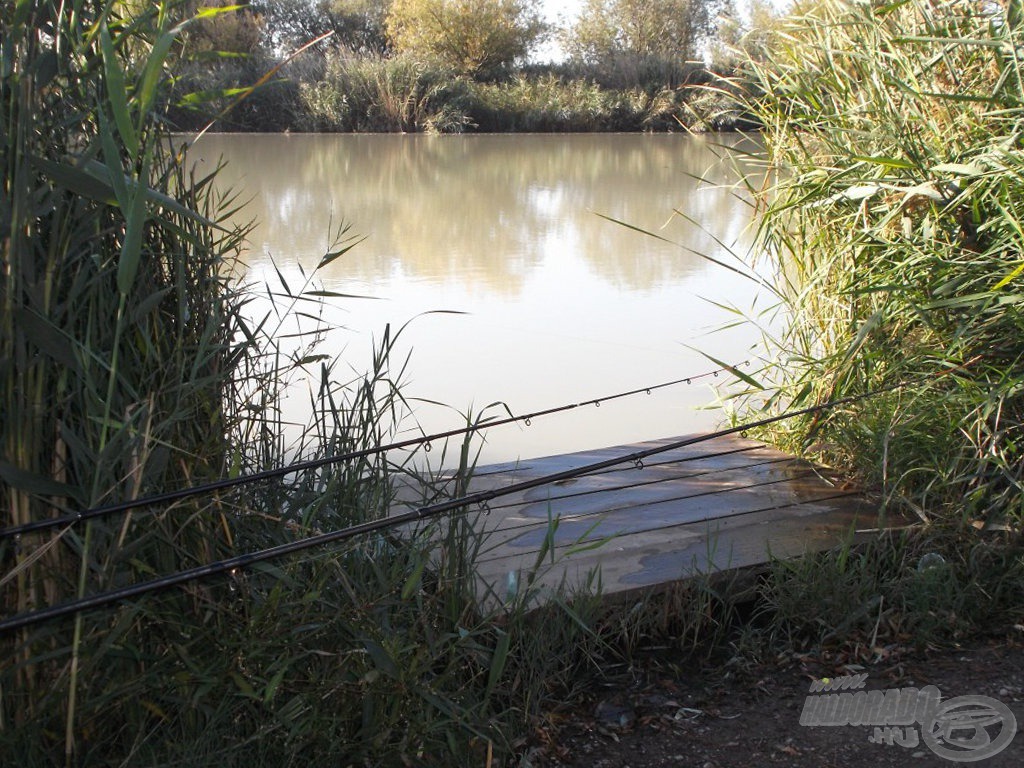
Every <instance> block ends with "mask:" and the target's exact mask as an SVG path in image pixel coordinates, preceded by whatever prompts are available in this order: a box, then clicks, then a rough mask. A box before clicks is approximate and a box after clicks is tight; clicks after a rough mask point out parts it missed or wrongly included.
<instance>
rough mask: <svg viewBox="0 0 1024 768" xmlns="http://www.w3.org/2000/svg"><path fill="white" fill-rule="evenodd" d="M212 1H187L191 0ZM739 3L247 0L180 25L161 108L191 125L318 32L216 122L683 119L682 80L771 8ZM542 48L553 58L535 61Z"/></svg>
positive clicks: (425, 124)
mask: <svg viewBox="0 0 1024 768" xmlns="http://www.w3.org/2000/svg"><path fill="white" fill-rule="evenodd" d="M217 4H219V0H198V2H196V3H194V4H193V5H192V6H191V10H192V12H194V13H200V14H202V13H203V11H204V10H205V9H207V8H212V7H214V6H215V5H217ZM747 6H749V10H748V11H747V13H746V14H744V15H743V16H742V17H741V16H740V14H738V13H737V7H736V3H735V2H734V0H586V2H585V3H584V4H583V6H582V9H581V11H580V13H579V15H578V17H577V18H576V19H575V20H574V21H573V22H571V23H568V24H565V25H557V24H552V23H550V22H548V21H547V20H545V19H544V17H543V15H542V9H541V3H540V0H254V1H253V2H252V3H250V4H249V5H246V6H243V7H240V8H238V9H237V10H236V11H235V12H234V13H218V14H213V15H211V16H210V17H209V18H208V19H204V20H202V21H201V22H199V23H197V24H194V25H192V26H191V28H190V31H189V33H188V34H187V35H186V38H185V45H184V48H183V55H184V57H185V58H186V59H187V64H186V65H185V66H183V67H182V70H181V72H182V74H181V82H180V83H179V87H178V88H177V89H176V94H177V100H176V101H175V100H173V99H172V101H171V103H170V104H169V114H170V115H171V118H172V122H174V123H175V124H176V125H177V127H180V128H183V129H190V128H198V127H201V124H202V123H203V121H204V120H207V119H208V118H209V117H210V116H211V115H214V114H219V112H220V111H221V109H222V108H223V106H224V105H225V104H224V97H223V93H224V91H232V92H235V90H236V89H238V88H246V87H247V86H248V85H250V84H251V83H253V82H256V81H258V80H260V79H261V76H262V74H263V73H265V72H267V71H270V70H271V69H273V68H274V67H275V66H277V65H278V64H280V63H281V62H282V61H283V60H286V58H287V56H288V55H289V53H290V52H292V51H295V50H297V49H299V48H300V47H301V46H303V45H305V44H306V43H308V42H309V41H312V40H317V39H322V42H320V43H319V44H317V46H316V47H315V48H314V49H313V50H311V51H307V52H305V53H304V54H303V55H302V56H301V57H299V58H297V59H295V60H294V61H291V60H289V61H288V65H287V66H286V67H284V68H283V69H282V70H280V72H279V73H277V75H276V76H275V77H274V78H272V79H271V80H270V82H269V83H268V84H267V85H265V86H263V87H262V89H261V90H262V93H259V94H258V95H257V94H255V93H250V94H248V96H247V98H246V100H245V101H246V102H247V103H246V104H245V105H244V106H243V107H241V108H238V109H235V110H233V113H232V114H231V115H230V117H228V118H226V120H225V121H224V123H223V124H222V126H221V128H222V129H225V130H231V129H241V130H327V131H331V130H436V131H461V130H474V129H477V130H639V129H659V128H666V127H672V126H673V125H675V126H678V121H679V116H680V113H681V109H680V108H681V106H682V104H683V102H685V101H689V100H692V98H693V93H688V92H686V90H685V89H686V88H687V87H692V86H695V85H699V84H700V83H702V82H705V81H706V80H707V78H708V71H709V67H710V68H712V69H713V68H716V67H717V68H718V69H721V68H723V67H727V66H728V56H725V55H723V52H724V51H725V50H726V44H727V43H736V42H738V41H739V40H741V39H742V38H743V37H744V35H746V34H747V33H748V31H749V30H748V27H749V24H747V23H745V22H743V21H741V18H745V19H760V20H761V22H762V23H763V22H764V20H765V19H767V18H769V17H770V13H766V9H770V8H771V6H770V4H769V3H768V2H767V0H751V2H748V3H747ZM325 36H326V37H325ZM723 41H724V42H723ZM544 46H550V47H551V49H556V48H557V49H560V50H561V51H562V52H563V53H564V56H563V57H562V58H561V60H559V61H556V62H545V61H541V60H540V59H541V58H542V54H541V53H540V52H541V51H542V50H543V49H544ZM218 98H219V99H220V103H218ZM545 105H546V106H545ZM559 115H561V116H563V118H564V119H561V120H559V119H557V118H558V116H559ZM585 115H590V116H591V118H590V120H589V124H588V121H587V120H585V119H583V116H585Z"/></svg>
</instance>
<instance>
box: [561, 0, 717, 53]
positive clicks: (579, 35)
mask: <svg viewBox="0 0 1024 768" xmlns="http://www.w3.org/2000/svg"><path fill="white" fill-rule="evenodd" d="M724 5H725V0H586V2H585V3H584V4H583V9H582V11H581V12H580V15H579V18H578V20H577V22H576V24H575V25H573V27H572V28H570V29H569V30H568V31H567V32H566V34H565V36H564V41H563V42H564V47H565V49H566V51H567V52H568V53H569V55H570V56H571V57H572V58H574V59H576V60H579V61H584V62H588V63H592V64H593V63H600V62H601V61H603V60H607V59H609V58H615V57H618V56H622V55H624V54H625V55H633V56H640V57H656V58H662V59H669V58H671V59H676V60H689V59H693V58H695V57H696V55H697V49H698V46H699V44H700V43H701V41H702V40H704V39H705V38H706V37H707V36H708V35H710V34H711V33H712V32H713V31H714V29H715V24H716V21H717V19H718V14H719V11H720V10H721V8H722V7H723V6H724Z"/></svg>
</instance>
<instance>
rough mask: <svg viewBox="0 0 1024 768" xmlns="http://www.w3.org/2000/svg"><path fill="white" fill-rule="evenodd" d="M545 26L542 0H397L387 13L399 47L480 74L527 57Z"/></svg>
mask: <svg viewBox="0 0 1024 768" xmlns="http://www.w3.org/2000/svg"><path fill="white" fill-rule="evenodd" d="M545 31H546V27H545V25H544V23H543V22H542V21H541V18H540V10H539V0H394V2H393V3H392V5H391V12H390V13H389V14H388V17H387V32H388V37H389V39H390V40H391V42H392V44H393V45H394V47H395V48H396V49H397V50H398V51H401V52H407V53H411V54H413V55H417V56H424V57H428V58H432V59H436V60H439V61H440V62H442V63H443V64H445V65H447V66H450V67H452V68H454V69H455V70H456V71H458V72H460V73H463V74H469V75H473V76H475V77H488V76H492V75H494V74H497V73H498V72H500V71H501V70H502V69H504V68H506V67H507V66H508V65H510V64H512V63H513V62H515V61H517V60H520V59H523V58H525V57H526V55H527V54H528V53H529V52H530V49H531V48H532V47H533V46H534V45H535V44H536V43H537V42H539V40H540V39H541V37H542V36H543V34H544V33H545Z"/></svg>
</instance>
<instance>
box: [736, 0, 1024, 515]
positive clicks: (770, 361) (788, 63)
mask: <svg viewBox="0 0 1024 768" xmlns="http://www.w3.org/2000/svg"><path fill="white" fill-rule="evenodd" d="M1021 11H1022V9H1021V4H1020V3H1019V2H1017V0H1006V1H1005V2H999V3H996V2H993V3H975V2H966V1H962V0H941V1H939V2H933V1H931V0H897V1H896V2H892V3H885V4H877V3H863V2H854V1H853V0H825V1H824V2H814V3H810V2H808V3H798V4H797V5H796V7H795V11H794V15H793V16H791V17H790V18H789V19H787V20H784V21H782V22H780V26H779V28H778V29H777V30H776V34H774V35H773V37H772V42H771V46H772V50H771V54H770V56H768V57H761V58H759V59H757V60H755V59H750V60H749V61H748V62H747V64H746V73H745V75H744V78H745V79H744V81H743V82H742V83H740V82H734V83H730V85H729V90H730V91H732V92H736V91H737V90H739V89H740V88H741V87H742V89H743V91H744V93H745V94H746V97H745V98H746V104H745V107H746V109H747V110H748V111H749V113H750V114H752V115H753V116H755V117H756V118H757V119H758V120H759V121H760V123H761V124H763V126H764V138H765V142H766V146H767V152H768V157H769V162H770V164H771V166H772V168H773V170H774V173H775V176H774V184H773V185H772V186H771V188H770V189H767V190H764V191H763V192H759V193H758V200H759V206H760V208H761V211H762V213H763V215H762V217H761V219H760V230H759V234H760V244H761V246H762V248H763V250H764V251H765V252H766V253H767V255H768V258H769V259H770V260H771V263H772V267H773V268H772V269H771V270H770V271H772V272H774V273H775V274H776V275H777V281H776V288H777V293H778V295H779V296H780V297H781V301H782V304H781V307H780V308H781V311H783V312H784V313H785V316H786V317H787V318H788V321H787V327H786V330H785V332H784V333H783V334H782V335H781V336H776V337H775V338H774V340H773V345H774V346H773V350H774V351H773V352H772V353H771V354H770V355H768V356H767V357H766V360H765V365H764V368H763V370H762V371H761V377H762V378H761V381H762V383H764V384H767V385H772V386H777V387H778V390H777V393H776V394H775V395H774V396H772V397H767V396H766V395H765V393H764V392H763V391H756V392H755V391H751V392H750V393H749V396H748V403H749V405H751V406H753V407H755V408H757V409H758V410H760V409H762V408H764V407H767V408H768V409H776V410H778V409H785V408H790V407H794V406H800V405H804V404H810V403H813V402H821V401H825V400H829V399H834V398H837V397H843V396H846V395H852V394H858V393H862V392H866V391H871V390H877V389H882V388H884V387H887V386H890V385H892V384H896V383H899V382H906V381H921V380H926V381H927V383H926V384H923V385H922V386H919V387H913V388H911V389H904V390H902V391H900V392H891V393H890V394H888V395H885V396H882V397H877V398H873V399H871V400H867V401H863V402H860V403H857V404H855V405H851V406H850V407H846V408H843V409H837V410H834V411H832V412H830V413H827V414H824V415H821V416H814V417H813V418H811V417H809V418H805V419H802V420H792V421H790V422H783V423H782V425H781V426H780V428H779V429H777V430H776V431H775V432H774V434H773V435H772V437H773V439H775V440H777V441H779V442H781V443H783V444H784V445H786V446H787V447H790V448H793V449H795V450H801V451H804V452H805V453H808V454H810V455H812V456H815V457H817V458H819V459H822V460H824V461H826V462H829V463H834V464H836V465H841V466H844V467H851V468H853V469H854V471H855V473H856V474H857V475H858V477H859V479H860V480H861V481H862V482H864V483H865V484H866V485H867V486H868V487H871V488H875V489H877V490H878V491H879V493H880V498H881V500H882V503H883V504H884V505H886V506H888V507H890V508H894V509H901V510H903V511H905V512H907V513H909V514H911V515H914V516H921V517H924V518H927V519H941V520H946V521H952V522H955V523H957V524H964V523H975V524H977V525H981V526H988V527H992V526H996V527H998V526H1002V525H1010V526H1019V524H1020V523H1021V520H1022V514H1024V506H1022V502H1021V500H1022V499H1024V494H1022V493H1021V491H1022V490H1024V488H1022V481H1024V476H1022V473H1021V467H1022V466H1024V464H1022V462H1021V456H1020V448H1019V446H1020V444H1021V441H1020V430H1021V423H1022V422H1021V420H1022V417H1024V401H1022V399H1021V391H1022V390H1021V382H1022V381H1024V347H1022V346H1021V344H1020V339H1021V338H1022V333H1021V331H1022V329H1024V315H1022V314H1021V305H1022V302H1021V278H1022V274H1024V266H1022V264H1024V248H1022V245H1024V240H1022V231H1024V230H1022V228H1021V224H1020V222H1021V215H1022V210H1024V209H1022V207H1021V201H1022V200H1024V187H1022V185H1021V183H1020V180H1021V178H1024V176H1022V175H1021V169H1022V162H1021V158H1022V154H1021V137H1020V130H1019V114H1020V110H1021V107H1022V88H1021V84H1022V82H1024V72H1022V62H1021V60H1020V51H1021V42H1022V34H1024V29H1022V26H1021V24H1022V12H1021ZM755 192H757V191H756V190H755Z"/></svg>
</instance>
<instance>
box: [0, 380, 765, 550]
mask: <svg viewBox="0 0 1024 768" xmlns="http://www.w3.org/2000/svg"><path fill="white" fill-rule="evenodd" d="M739 365H747V366H749V365H750V361H749V360H744V361H743V362H742V363H739V364H738V365H737V366H731V365H723V366H722V367H721V368H717V369H715V370H713V371H708V372H706V373H700V374H697V375H696V376H687V377H686V378H682V379H675V380H673V381H666V382H664V383H662V384H655V385H653V386H650V387H640V388H638V389H631V390H629V391H627V392H619V393H618V394H614V395H606V396H604V397H597V398H593V399H591V400H583V401H582V402H579V403H570V404H567V405H559V406H555V407H553V408H545V409H544V410H541V411H534V412H533V413H526V414H523V415H521V416H515V415H511V411H509V413H510V415H509V416H507V417H504V418H501V419H494V420H488V421H484V422H479V423H476V424H470V425H468V426H465V427H460V428H458V429H450V430H447V431H445V432H438V433H435V434H432V435H421V436H419V437H413V438H409V439H407V440H401V441H399V442H396V443H390V444H388V445H380V446H375V447H373V448H364V449H362V450H358V451H352V452H350V453H342V454H335V455H333V456H323V457H321V458H319V459H309V460H308V461H300V462H296V463H294V464H288V465H286V466H283V467H277V468H275V469H267V470H263V471H262V472H255V473H252V474H249V475H240V476H238V477H232V478H224V479H221V480H214V481H211V482H209V483H203V484H201V485H195V486H190V487H188V488H180V489H178V490H176V491H166V492H164V493H159V494H155V495H153V496H146V497H143V498H141V499H134V500H128V501H122V502H118V503H116V504H109V505H106V506H102V507H94V508H92V509H85V510H82V511H80V512H69V513H67V514H65V515H60V516H58V517H50V518H47V519H45V520H35V521H33V522H30V523H22V524H20V525H12V526H8V527H7V528H0V539H5V538H9V537H11V536H21V535H22V534H26V533H34V532H36V531H45V530H49V529H50V528H59V527H60V526H64V525H68V526H70V525H76V524H78V523H81V522H85V521H87V520H95V519H97V518H100V517H106V516H108V515H114V514H118V513H120V512H127V511H129V510H132V509H138V508H140V507H150V506H154V507H155V506H160V505H163V504H168V503H170V502H174V501H180V500H181V499H187V498H191V497H193V496H201V495H203V494H207V493H213V492H215V491H222V490H226V489H228V488H236V487H238V486H241V485H250V484H252V483H258V482H262V481H264V480H272V479H275V478H278V477H283V476H284V475H290V474H292V473H295V472H304V471H306V470H310V469H320V468H321V467H325V466H329V465H332V464H341V463H343V462H346V461H355V460H357V459H363V458H367V457H369V456H376V455H380V454H383V453H387V452H388V451H397V450H401V449H403V448H411V447H415V446H429V445H430V444H431V443H433V442H435V441H439V440H447V439H448V438H451V437H458V436H460V435H467V434H472V433H474V432H478V431H480V430H482V429H489V428H491V427H501V426H505V425H507V424H513V423H515V422H520V421H521V422H523V423H524V424H525V425H526V426H530V424H531V422H532V421H533V419H539V418H542V417H544V416H551V415H553V414H556V413H562V412H565V411H571V410H573V409H575V408H584V407H586V406H590V405H594V406H598V407H600V405H601V403H607V402H610V401H612V400H618V399H620V398H624V397H631V396H633V395H639V394H648V395H649V394H650V393H651V392H653V391H655V390H657V389H665V388H666V387H674V386H677V385H679V384H691V383H692V382H694V381H699V380H701V379H706V378H710V377H716V378H717V377H718V375H719V374H722V373H726V372H731V373H736V369H737V368H738V366H739ZM741 377H742V375H741ZM506 409H507V406H506Z"/></svg>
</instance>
